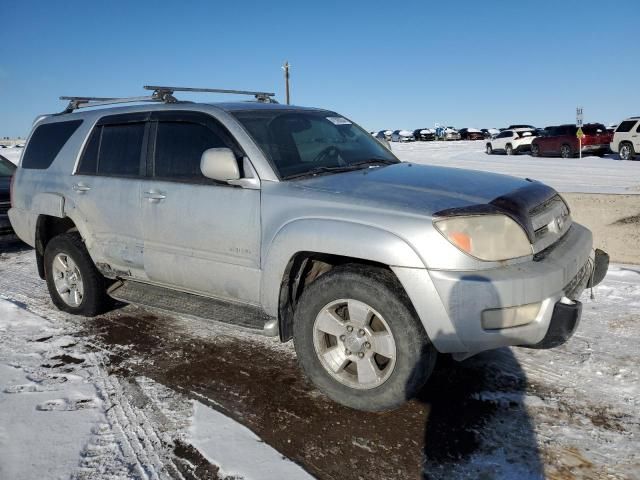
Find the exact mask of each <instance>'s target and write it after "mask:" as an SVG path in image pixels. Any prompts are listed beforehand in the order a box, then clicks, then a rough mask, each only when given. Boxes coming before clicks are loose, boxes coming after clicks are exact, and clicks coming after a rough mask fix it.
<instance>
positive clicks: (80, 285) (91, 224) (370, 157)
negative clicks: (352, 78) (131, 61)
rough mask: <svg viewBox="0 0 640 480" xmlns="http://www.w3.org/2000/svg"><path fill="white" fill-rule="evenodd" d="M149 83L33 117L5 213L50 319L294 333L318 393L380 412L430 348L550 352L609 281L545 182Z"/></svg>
mask: <svg viewBox="0 0 640 480" xmlns="http://www.w3.org/2000/svg"><path fill="white" fill-rule="evenodd" d="M152 88H153V89H154V93H153V95H152V96H150V97H148V98H140V97H138V98H135V99H133V100H135V101H138V102H140V100H150V103H146V104H142V105H136V106H125V107H115V108H114V107H110V108H107V109H95V108H88V109H86V110H84V111H79V110H78V109H79V108H80V107H94V106H98V105H103V104H106V103H114V102H118V101H127V100H128V99H123V100H115V99H87V98H76V97H72V98H71V101H70V105H69V107H68V109H67V110H66V111H65V112H63V113H61V114H56V115H48V116H43V117H41V118H39V119H38V120H37V121H36V123H35V124H34V127H33V131H32V132H31V134H30V137H29V139H28V142H27V146H26V150H25V152H24V155H23V157H22V160H21V165H20V167H19V169H18V170H17V173H16V176H15V181H14V187H13V207H12V208H11V210H10V211H9V216H10V219H11V223H12V225H13V227H14V229H15V231H16V233H17V234H18V235H19V237H20V238H21V239H22V240H24V241H25V242H26V243H28V244H29V245H32V246H34V247H35V252H36V258H37V266H38V271H39V273H40V276H41V277H42V278H43V279H45V280H46V282H47V286H48V289H49V292H50V294H51V298H52V300H53V303H54V304H55V305H56V306H57V307H58V308H60V309H61V310H64V311H66V312H70V313H73V314H78V315H86V316H93V315H97V314H100V313H101V312H104V311H105V310H106V309H107V308H108V306H109V300H110V298H111V297H116V298H120V299H125V300H129V301H133V302H138V303H142V304H146V305H152V306H156V307H160V308H168V309H173V310H176V311H183V312H184V311H186V310H189V308H191V310H189V311H190V312H191V313H195V314H198V315H201V316H205V317H211V318H214V319H218V320H223V321H230V322H235V323H239V324H241V325H243V326H249V327H254V328H260V329H263V330H264V331H265V332H266V333H267V334H272V335H279V337H280V339H281V340H282V341H288V340H290V339H292V338H293V340H294V344H295V349H296V352H297V355H298V359H299V362H300V363H301V365H302V367H303V369H304V371H305V372H306V374H307V375H308V377H309V378H310V379H311V381H313V383H315V385H317V386H318V387H319V388H320V389H321V390H322V391H323V392H325V393H326V394H327V395H328V396H329V397H331V398H332V399H334V400H336V401H338V402H340V403H342V404H344V405H348V406H350V407H353V408H357V409H364V410H384V409H390V408H395V407H397V406H399V405H401V404H402V403H403V402H404V401H405V400H406V399H408V398H411V397H412V395H414V394H415V393H416V391H417V390H418V389H419V388H421V387H422V386H423V384H425V382H426V380H427V379H428V378H429V375H430V374H431V372H432V370H433V368H434V364H435V361H436V357H437V355H438V354H453V356H454V358H456V359H463V358H466V357H468V356H470V355H473V354H475V353H478V352H480V351H483V350H488V349H494V348H498V347H503V346H507V345H518V346H527V347H533V348H550V347H554V346H557V345H560V344H562V343H563V342H565V341H566V340H567V339H568V338H569V337H570V336H571V335H572V333H573V332H574V330H575V329H576V327H577V325H578V322H579V318H580V312H581V304H580V302H579V301H577V298H578V297H579V296H580V294H581V292H582V291H583V289H584V288H585V287H586V286H588V285H594V284H596V283H598V282H599V281H600V280H601V279H602V277H603V276H604V274H605V273H606V270H607V265H608V257H607V256H606V254H604V253H603V252H601V251H596V252H595V253H594V252H593V251H592V237H591V232H590V231H589V230H587V229H586V228H584V227H583V226H581V225H578V224H577V223H573V222H572V220H571V217H570V214H569V209H568V207H567V205H566V204H565V202H564V201H563V199H562V198H561V197H560V195H559V194H558V193H557V192H556V191H554V190H553V189H552V188H550V187H548V186H546V185H544V184H542V183H539V182H536V181H532V180H529V179H527V180H521V179H518V178H512V177H507V176H502V175H496V174H490V173H483V172H477V171H468V170H461V169H451V168H442V167H433V166H423V165H415V164H411V163H403V162H400V161H399V160H398V159H397V158H396V157H395V156H394V155H393V154H392V153H391V152H390V151H389V150H388V149H387V148H385V147H384V146H383V145H382V144H380V143H379V142H378V141H376V140H375V139H374V138H373V137H372V136H371V135H369V134H368V133H367V132H366V131H364V130H363V129H362V128H360V127H359V126H357V125H356V124H354V123H353V122H352V121H351V120H349V119H347V118H345V117H343V116H342V115H340V114H338V113H335V112H332V111H328V110H323V109H315V108H301V107H293V106H286V105H279V104H277V103H276V102H275V101H273V100H272V96H271V95H270V94H266V93H260V92H258V93H256V97H257V99H258V101H251V102H238V103H219V104H203V103H190V102H180V101H177V100H176V99H175V97H174V96H173V93H174V92H175V91H178V90H180V89H178V88H169V87H152ZM243 93H248V92H243ZM249 93H251V92H249ZM194 305H195V306H194Z"/></svg>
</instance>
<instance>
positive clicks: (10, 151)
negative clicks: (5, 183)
mask: <svg viewBox="0 0 640 480" xmlns="http://www.w3.org/2000/svg"><path fill="white" fill-rule="evenodd" d="M23 150H24V149H23V148H0V155H2V156H3V157H4V158H6V159H7V160H9V161H10V162H12V163H13V164H15V165H17V164H18V162H19V161H20V155H22V151H23Z"/></svg>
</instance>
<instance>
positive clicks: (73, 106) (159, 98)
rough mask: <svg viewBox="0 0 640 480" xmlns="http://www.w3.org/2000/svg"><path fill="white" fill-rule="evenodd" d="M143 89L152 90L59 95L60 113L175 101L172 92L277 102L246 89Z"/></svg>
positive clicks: (156, 87)
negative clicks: (125, 94)
mask: <svg viewBox="0 0 640 480" xmlns="http://www.w3.org/2000/svg"><path fill="white" fill-rule="evenodd" d="M143 88H144V89H145V90H152V91H153V93H152V94H151V95H144V96H140V97H66V96H65V97H60V100H68V101H69V104H68V105H67V108H65V109H64V111H63V112H62V113H71V112H73V111H74V110H77V109H79V108H88V107H98V106H101V105H113V104H117V103H134V102H162V103H176V102H178V100H177V99H176V97H174V96H173V94H174V92H204V93H230V94H237V95H252V96H254V97H255V99H256V100H257V101H258V102H262V103H278V102H277V101H276V100H275V99H274V98H273V97H274V96H275V93H270V92H252V91H248V90H225V89H221V88H194V87H163V86H154V85H145V86H144V87H143Z"/></svg>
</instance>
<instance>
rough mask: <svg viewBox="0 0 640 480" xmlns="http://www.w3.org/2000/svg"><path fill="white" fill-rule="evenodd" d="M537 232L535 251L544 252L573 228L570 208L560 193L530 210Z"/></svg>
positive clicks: (534, 228)
mask: <svg viewBox="0 0 640 480" xmlns="http://www.w3.org/2000/svg"><path fill="white" fill-rule="evenodd" d="M529 215H530V217H531V223H532V225H533V230H534V232H535V240H534V244H533V250H534V253H539V252H542V251H543V250H546V249H548V248H549V247H550V246H552V245H553V244H555V243H556V242H557V241H558V240H560V239H561V238H562V237H563V236H564V235H565V233H567V232H568V231H569V229H570V228H571V224H572V221H571V216H570V215H569V208H568V207H567V204H566V203H564V200H562V197H560V195H554V196H553V197H551V198H550V199H548V200H546V201H545V202H543V203H541V204H540V205H536V206H535V207H533V208H532V209H531V210H530V211H529Z"/></svg>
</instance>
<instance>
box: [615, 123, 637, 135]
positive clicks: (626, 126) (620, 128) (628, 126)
mask: <svg viewBox="0 0 640 480" xmlns="http://www.w3.org/2000/svg"><path fill="white" fill-rule="evenodd" d="M635 124H636V120H625V121H624V122H622V123H621V124H620V125H618V128H616V132H621V133H626V132H630V131H631V129H632V128H633V126H634V125H635Z"/></svg>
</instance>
